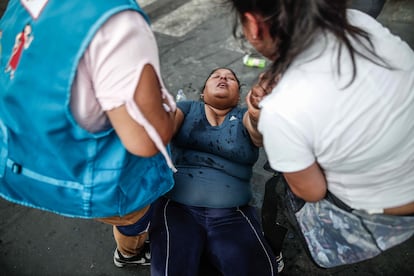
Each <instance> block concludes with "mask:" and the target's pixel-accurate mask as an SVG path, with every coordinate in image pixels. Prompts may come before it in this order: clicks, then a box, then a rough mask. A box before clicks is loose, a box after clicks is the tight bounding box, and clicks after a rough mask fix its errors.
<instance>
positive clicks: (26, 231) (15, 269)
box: [0, 0, 414, 276]
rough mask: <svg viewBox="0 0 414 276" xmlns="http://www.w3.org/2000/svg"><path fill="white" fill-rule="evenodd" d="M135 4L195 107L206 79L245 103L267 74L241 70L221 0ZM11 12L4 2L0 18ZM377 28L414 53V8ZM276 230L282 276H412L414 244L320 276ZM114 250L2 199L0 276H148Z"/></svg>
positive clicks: (397, 3) (173, 81)
mask: <svg viewBox="0 0 414 276" xmlns="http://www.w3.org/2000/svg"><path fill="white" fill-rule="evenodd" d="M138 2H140V3H141V4H142V6H143V7H144V10H145V11H146V12H147V13H148V15H149V17H150V19H151V22H152V27H153V30H154V32H155V35H156V38H157V42H158V46H159V53H160V60H161V71H162V75H163V79H164V83H165V85H166V86H167V88H168V89H169V91H170V92H171V93H172V94H176V92H177V91H178V89H180V88H181V89H183V90H184V91H185V93H186V94H187V97H188V98H190V99H198V98H199V93H200V87H201V86H202V85H203V83H204V80H205V78H206V77H207V75H208V74H209V72H210V71H211V70H212V69H213V68H216V67H222V66H226V67H230V68H232V69H233V70H234V71H235V72H236V73H237V74H238V76H239V78H240V79H241V81H242V83H243V84H244V85H243V91H242V93H243V95H245V94H246V93H247V92H248V90H249V87H251V85H252V84H254V82H255V80H256V78H257V76H258V75H259V74H260V72H262V70H263V69H259V68H252V67H247V66H245V65H243V62H242V58H243V56H244V54H245V50H242V49H241V47H240V44H239V43H238V42H237V41H236V40H235V39H234V38H233V37H232V23H233V15H232V14H231V13H230V12H229V9H228V8H226V7H224V6H222V5H221V4H219V3H218V0H142V1H140V0H138ZM6 4H7V1H4V0H0V15H1V14H2V13H3V11H4V9H5V7H6ZM378 20H379V21H380V22H382V23H383V24H384V25H385V26H387V27H388V28H389V29H390V30H391V31H392V32H393V33H395V34H396V35H398V36H400V37H401V38H402V39H403V40H405V41H407V42H408V43H409V45H410V46H411V47H412V48H414V0H388V1H387V3H386V5H385V7H384V9H383V11H382V12H381V14H380V15H379V17H378ZM242 98H243V97H242ZM241 104H244V103H243V102H242V103H241ZM265 162H266V156H265V154H264V152H263V151H262V152H261V155H260V158H259V160H258V162H257V163H256V165H255V167H254V175H253V179H252V183H253V189H254V199H253V200H252V204H253V205H254V206H256V207H257V208H258V211H260V207H261V203H262V198H263V191H264V183H265V182H266V180H267V179H269V178H270V177H271V174H270V173H269V172H266V171H265V170H264V169H263V165H264V164H265ZM276 190H277V191H278V192H280V191H279V189H276ZM278 222H279V223H281V224H283V225H285V226H286V227H288V229H289V231H288V234H287V237H286V240H285V243H284V247H283V254H284V259H285V270H284V273H283V274H284V275H414V261H413V260H414V238H411V239H410V240H409V241H408V242H406V243H404V244H402V245H400V246H397V247H395V248H392V249H390V250H388V251H386V252H385V253H384V254H382V255H381V256H378V257H375V258H373V259H372V260H369V261H365V262H362V263H358V264H354V265H349V266H345V267H339V268H335V269H321V268H318V267H316V266H315V264H314V263H313V262H312V261H311V260H310V259H309V257H308V256H307V255H306V253H305V251H304V249H303V247H302V245H301V244H300V242H299V238H298V236H297V235H296V233H295V232H294V231H293V230H292V229H291V228H290V226H289V224H288V222H287V220H286V219H285V218H284V216H283V213H282V212H280V214H279V216H278ZM114 249H115V242H114V240H113V237H112V228H111V226H109V225H105V224H103V223H100V222H96V221H93V220H84V219H74V218H67V217H62V216H58V215H55V214H52V213H48V212H43V211H40V210H36V209H31V208H26V207H23V206H19V205H15V204H13V203H10V202H7V201H5V200H3V199H1V198H0V276H3V275H7V276H8V275H150V272H149V267H127V268H122V269H120V268H117V267H115V266H114V265H113V262H112V256H113V251H114ZM203 274H204V275H212V272H211V273H210V271H207V272H204V273H203Z"/></svg>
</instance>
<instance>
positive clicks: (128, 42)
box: [71, 11, 175, 169]
mask: <svg viewBox="0 0 414 276" xmlns="http://www.w3.org/2000/svg"><path fill="white" fill-rule="evenodd" d="M146 64H151V65H152V66H153V68H154V70H155V71H156V73H157V75H158V80H159V82H160V84H161V93H162V97H163V98H165V99H167V102H168V103H169V106H168V107H165V108H166V110H168V111H174V110H175V102H174V100H173V98H172V96H171V95H170V94H169V93H168V91H167V90H166V89H165V86H164V84H163V82H162V78H161V75H160V65H159V57H158V46H157V43H156V40H155V37H154V34H153V32H152V30H151V28H150V26H149V25H148V24H147V22H146V21H145V19H144V18H143V17H142V16H141V15H140V14H139V13H137V12H135V11H124V12H120V13H118V14H116V15H114V16H113V17H111V18H110V19H109V20H108V21H107V22H106V23H105V24H104V25H103V26H102V27H101V28H100V29H99V30H98V32H97V33H96V34H95V36H94V38H93V40H92V41H91V43H90V45H89V47H88V48H87V50H86V51H85V53H84V55H83V57H82V59H81V60H80V63H79V65H78V71H77V75H76V78H75V80H74V84H73V87H72V95H71V110H72V114H73V116H74V118H75V120H76V122H77V123H78V124H79V125H80V126H82V127H83V128H85V129H87V130H88V131H90V132H98V131H102V130H105V129H107V128H109V127H110V124H109V121H108V119H107V117H106V114H105V111H107V110H111V109H113V108H117V107H119V106H121V105H125V106H126V109H127V112H128V113H129V115H130V116H131V118H133V119H134V120H135V121H136V122H137V123H139V124H140V125H142V126H143V127H144V128H145V130H146V131H147V133H148V135H149V136H150V137H151V139H152V140H153V142H154V143H155V145H156V146H157V148H158V149H159V150H160V151H161V152H162V153H163V155H164V156H165V158H166V159H167V162H168V163H169V165H170V167H172V168H173V165H172V162H171V160H170V158H169V156H168V154H167V152H166V148H165V147H164V145H163V144H162V141H161V138H160V136H159V135H158V133H157V132H156V130H155V129H154V127H153V126H152V125H151V124H150V123H149V122H148V121H147V120H146V118H145V117H144V116H143V114H142V113H141V111H140V109H139V107H138V106H137V105H136V104H135V101H134V93H135V89H136V87H137V84H138V81H139V79H140V76H141V72H142V69H143V67H144V66H145V65H146ZM154 92H155V91H154ZM173 169H175V168H173Z"/></svg>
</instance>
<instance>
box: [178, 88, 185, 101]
mask: <svg viewBox="0 0 414 276" xmlns="http://www.w3.org/2000/svg"><path fill="white" fill-rule="evenodd" d="M186 100H187V96H186V95H185V94H184V91H183V90H182V89H179V90H178V91H177V96H175V101H176V102H181V101H186Z"/></svg>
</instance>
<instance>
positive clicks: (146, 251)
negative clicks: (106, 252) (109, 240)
mask: <svg viewBox="0 0 414 276" xmlns="http://www.w3.org/2000/svg"><path fill="white" fill-rule="evenodd" d="M114 264H115V265H116V266H117V267H124V266H126V265H144V266H145V265H150V264H151V253H150V247H149V242H145V243H144V246H143V247H142V249H141V251H140V252H139V253H138V254H137V255H135V256H131V257H124V256H123V255H122V253H121V252H119V250H118V248H116V249H115V252H114Z"/></svg>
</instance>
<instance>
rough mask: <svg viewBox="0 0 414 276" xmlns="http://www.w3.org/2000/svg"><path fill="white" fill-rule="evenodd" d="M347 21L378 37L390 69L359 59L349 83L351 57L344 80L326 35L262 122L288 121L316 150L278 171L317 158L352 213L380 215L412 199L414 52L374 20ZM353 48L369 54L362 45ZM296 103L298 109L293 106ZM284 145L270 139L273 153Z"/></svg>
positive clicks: (271, 101)
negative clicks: (354, 74) (356, 71)
mask: <svg viewBox="0 0 414 276" xmlns="http://www.w3.org/2000/svg"><path fill="white" fill-rule="evenodd" d="M349 20H350V23H351V24H354V25H356V26H358V27H360V28H363V29H364V30H366V31H367V32H369V33H371V34H372V39H373V42H374V43H375V45H376V47H375V49H376V51H377V54H378V55H379V56H380V57H383V58H384V60H386V61H387V63H388V66H387V67H383V66H379V65H377V64H375V63H373V62H371V61H369V60H366V59H364V58H361V57H359V56H357V58H356V64H357V68H358V74H357V75H356V78H355V80H354V81H353V82H352V83H350V81H351V78H352V63H351V60H350V57H349V55H348V54H347V53H346V51H343V53H342V56H341V60H340V64H341V75H340V76H339V77H338V74H337V73H336V67H335V66H336V63H332V61H333V60H335V59H336V56H337V51H338V48H337V42H336V40H335V39H334V38H333V37H332V35H329V34H328V35H327V36H324V35H323V34H321V35H320V38H319V39H317V41H316V42H315V43H314V45H312V46H311V47H310V48H309V49H307V50H306V51H305V52H303V53H302V54H301V55H300V56H298V58H297V59H296V60H295V61H294V62H293V63H292V65H291V66H290V68H289V69H288V70H287V72H286V73H285V76H284V78H283V79H282V80H281V81H280V83H279V84H278V85H277V86H276V88H275V90H274V92H273V93H272V94H270V95H269V96H268V97H267V98H266V99H265V100H264V101H263V106H264V107H267V106H271V107H272V108H266V109H265V111H264V112H262V121H261V124H263V125H266V124H270V123H273V124H275V123H276V124H278V125H279V126H284V125H285V124H286V121H285V120H290V121H289V122H291V123H293V124H295V127H296V128H297V129H298V131H300V132H301V133H303V135H304V136H305V137H306V143H307V145H300V147H307V146H308V145H311V146H312V148H313V152H312V155H309V156H308V157H307V158H305V157H303V156H302V158H301V159H295V163H294V165H291V163H288V162H287V161H285V162H280V163H279V164H278V169H279V170H280V171H293V170H296V169H299V168H306V167H307V166H309V165H310V164H311V162H313V160H314V157H313V154H314V155H315V158H316V159H317V160H318V163H319V164H320V166H321V167H322V168H323V170H324V173H325V176H326V178H327V181H328V190H329V191H331V192H332V193H334V194H335V195H336V196H337V197H338V198H339V199H341V200H342V201H344V202H345V203H347V204H348V205H349V206H351V207H352V208H356V209H363V210H366V211H368V212H374V213H375V212H382V210H383V209H385V208H389V207H395V206H398V204H401V203H409V202H410V201H412V197H413V193H414V186H413V185H410V183H413V182H414V171H413V170H411V169H410V168H412V167H414V163H413V162H414V161H413V159H412V158H411V156H413V155H414V121H413V120H412V119H411V118H413V116H414V109H413V108H412V106H413V105H414V93H413V87H414V71H413V68H414V54H413V51H412V50H411V49H410V48H409V46H408V45H407V44H406V43H405V42H403V41H401V40H400V39H399V38H398V37H395V36H393V35H392V34H390V33H389V32H388V30H386V29H385V28H383V27H382V26H381V25H380V24H379V23H378V22H376V21H375V20H373V19H372V18H371V17H369V16H366V15H365V14H363V13H361V12H358V11H350V12H349ZM354 46H355V47H356V48H357V49H358V50H359V51H361V52H364V49H363V48H362V47H361V46H359V45H358V44H357V43H355V45H354ZM378 62H381V61H378ZM389 67H391V68H389ZM348 84H349V85H348ZM293 104H296V105H299V106H300V107H296V108H291V106H292V105H293ZM287 118H289V119H287ZM269 131H271V129H270V130H266V132H269ZM275 131H280V129H278V130H275ZM276 135H277V133H275V136H276ZM273 143H275V144H273ZM282 144H283V141H282V140H280V141H279V140H278V139H273V140H272V141H269V151H271V149H272V145H273V146H274V147H275V148H280V149H282V148H283V146H282ZM285 145H286V144H285ZM290 150H292V148H289V149H288V151H290ZM298 150H299V149H298ZM284 154H285V151H283V150H279V151H278V153H277V156H279V158H280V159H282V158H285V157H286V158H287V157H288V156H287V155H286V156H285V155H284ZM410 160H411V161H410Z"/></svg>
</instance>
